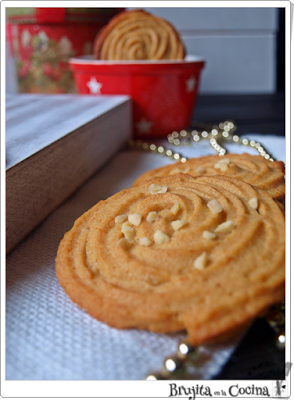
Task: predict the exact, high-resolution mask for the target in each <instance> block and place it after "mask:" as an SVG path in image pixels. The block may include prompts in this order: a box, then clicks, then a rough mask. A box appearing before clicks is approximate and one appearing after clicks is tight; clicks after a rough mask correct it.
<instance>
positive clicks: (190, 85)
mask: <svg viewBox="0 0 294 400" xmlns="http://www.w3.org/2000/svg"><path fill="white" fill-rule="evenodd" d="M196 82H197V81H196V79H195V76H190V78H189V79H187V80H186V92H188V93H191V92H193V90H194V89H195V86H196Z"/></svg>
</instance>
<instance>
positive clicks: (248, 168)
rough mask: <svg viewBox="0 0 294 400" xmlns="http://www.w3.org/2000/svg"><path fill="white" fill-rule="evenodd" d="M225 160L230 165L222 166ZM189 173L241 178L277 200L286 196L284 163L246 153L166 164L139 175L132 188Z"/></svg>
mask: <svg viewBox="0 0 294 400" xmlns="http://www.w3.org/2000/svg"><path fill="white" fill-rule="evenodd" d="M222 160H227V163H224V164H223V165H222ZM177 173H186V174H189V175H191V176H195V177H197V176H210V175H216V174H217V175H219V174H220V175H225V176H231V177H234V178H237V179H241V180H243V181H245V182H247V183H249V184H250V185H254V186H257V187H259V188H260V189H262V190H265V191H266V192H267V193H269V195H270V196H272V197H273V198H274V199H276V200H283V199H284V197H285V166H284V163H283V162H282V161H274V162H272V161H269V160H265V159H264V158H263V157H261V156H253V155H250V154H247V153H243V154H232V153H230V154H226V155H225V156H221V157H220V156H219V155H212V156H204V157H198V158H190V159H189V160H188V161H187V162H185V163H184V164H183V163H181V162H178V163H175V164H169V165H165V166H163V167H159V168H156V169H153V170H150V171H147V172H146V173H144V174H143V175H141V176H139V177H138V178H137V179H136V180H135V182H134V183H133V186H138V185H141V184H142V183H143V182H144V181H146V180H148V179H152V178H154V177H159V176H168V175H175V174H177Z"/></svg>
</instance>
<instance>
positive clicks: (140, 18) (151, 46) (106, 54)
mask: <svg viewBox="0 0 294 400" xmlns="http://www.w3.org/2000/svg"><path fill="white" fill-rule="evenodd" d="M184 57H185V48H184V45H183V42H182V40H181V38H180V36H179V34H178V32H177V31H176V30H175V29H174V27H173V26H172V25H171V24H170V23H169V22H167V21H165V20H164V19H162V18H159V17H156V16H154V15H151V14H149V13H147V12H146V11H143V10H133V11H125V12H122V13H120V14H119V15H117V16H115V17H114V18H112V19H111V21H110V22H109V23H108V24H107V25H105V26H104V27H103V28H102V29H101V30H100V31H99V33H98V35H97V36H96V38H95V42H94V58H95V59H98V60H182V59H183V58H184Z"/></svg>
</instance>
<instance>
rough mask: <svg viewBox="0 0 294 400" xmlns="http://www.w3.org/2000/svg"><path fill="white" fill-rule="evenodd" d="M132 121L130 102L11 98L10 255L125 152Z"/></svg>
mask: <svg viewBox="0 0 294 400" xmlns="http://www.w3.org/2000/svg"><path fill="white" fill-rule="evenodd" d="M131 118H132V116H131V100H130V99H129V98H128V97H127V96H100V97H99V96H78V95H30V94H23V95H9V96H7V101H6V251H7V252H9V251H10V250H12V249H13V248H14V247H15V246H16V245H17V244H18V243H19V242H20V241H21V240H23V239H24V238H25V236H26V235H27V234H28V233H30V232H31V231H32V230H33V229H34V228H35V227H36V226H37V225H39V224H40V222H41V221H43V220H44V219H45V218H46V217H47V216H48V215H49V214H50V212H52V211H53V210H54V209H55V208H56V207H57V206H58V205H60V204H61V203H62V202H63V201H64V200H65V199H66V198H68V197H69V196H70V195H71V194H72V193H73V192H74V191H75V190H76V189H77V188H78V187H79V186H80V185H81V184H82V183H83V182H84V181H85V180H86V179H88V178H89V177H90V176H91V175H92V174H93V173H94V172H95V171H97V170H98V169H99V167H101V166H102V165H103V164H104V163H105V162H106V161H107V160H108V159H109V158H110V157H111V156H112V155H113V154H114V153H115V152H117V151H118V150H119V149H120V148H121V147H122V146H123V144H124V143H125V142H126V141H127V140H128V139H129V138H130V137H131V135H132V123H131V121H132V119H131Z"/></svg>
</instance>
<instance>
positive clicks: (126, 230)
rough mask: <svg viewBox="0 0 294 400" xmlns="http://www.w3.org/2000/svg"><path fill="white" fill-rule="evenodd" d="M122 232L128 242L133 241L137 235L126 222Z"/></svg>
mask: <svg viewBox="0 0 294 400" xmlns="http://www.w3.org/2000/svg"><path fill="white" fill-rule="evenodd" d="M121 231H122V233H123V234H124V236H125V238H126V239H128V240H132V239H133V237H134V235H135V230H134V228H132V227H131V226H130V225H127V223H126V222H124V224H123V226H122V228H121Z"/></svg>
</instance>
